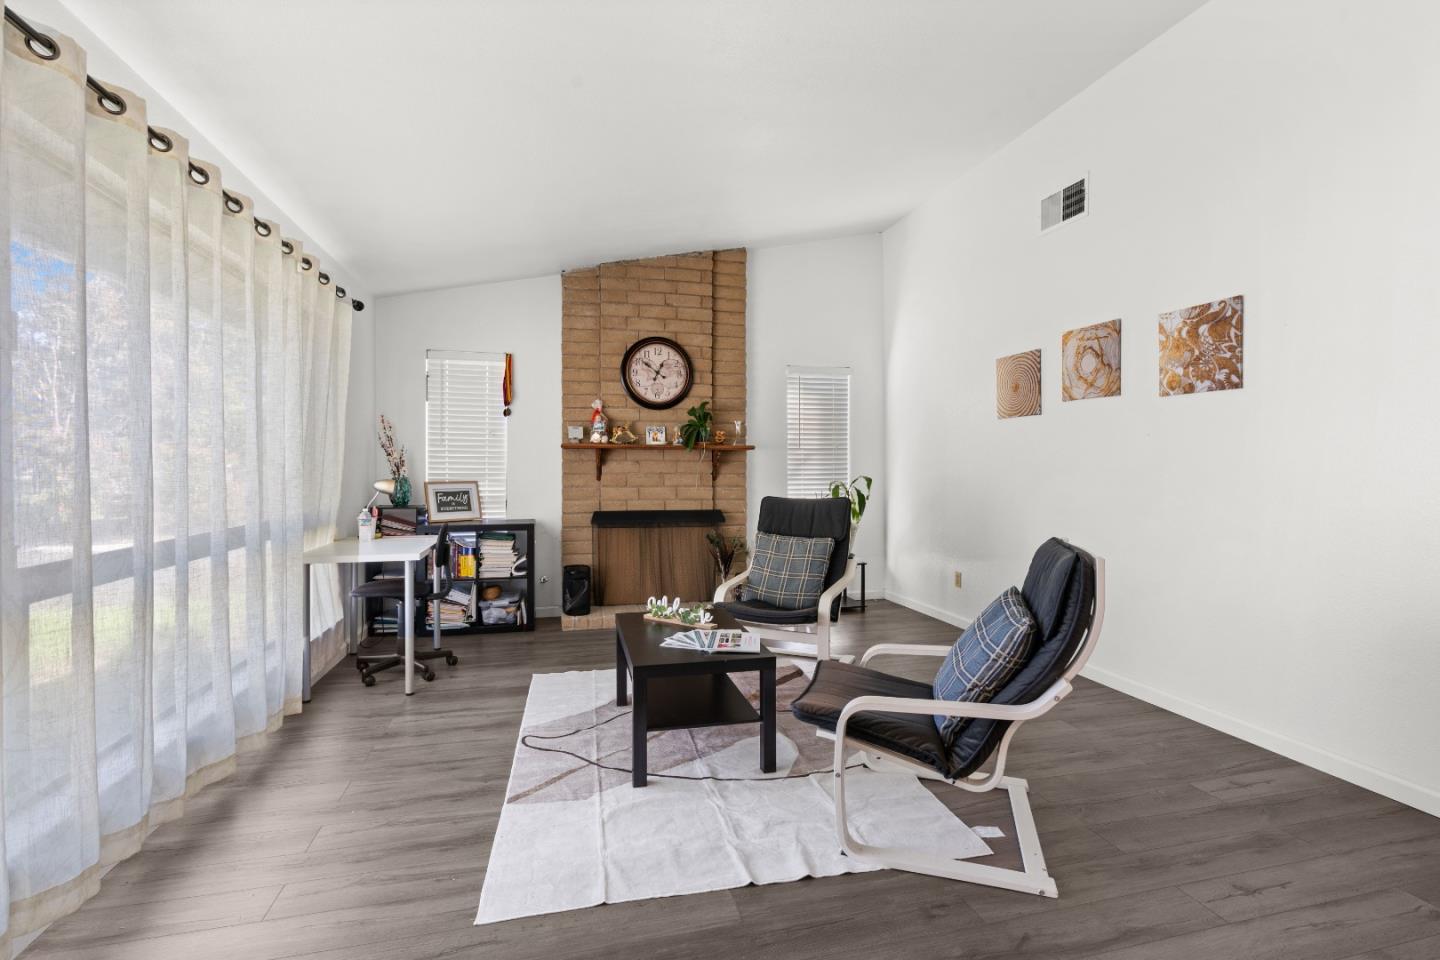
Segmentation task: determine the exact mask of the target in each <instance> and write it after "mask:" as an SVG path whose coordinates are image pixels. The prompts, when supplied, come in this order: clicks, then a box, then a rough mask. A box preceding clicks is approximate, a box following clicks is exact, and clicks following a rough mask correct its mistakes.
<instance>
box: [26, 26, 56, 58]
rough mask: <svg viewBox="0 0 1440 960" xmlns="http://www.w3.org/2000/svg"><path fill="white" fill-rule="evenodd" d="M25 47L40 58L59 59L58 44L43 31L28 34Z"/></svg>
mask: <svg viewBox="0 0 1440 960" xmlns="http://www.w3.org/2000/svg"><path fill="white" fill-rule="evenodd" d="M25 47H26V49H28V50H29V51H30V52H31V53H33V54H35V56H37V57H39V58H40V59H41V60H59V59H60V45H59V44H58V43H56V42H55V41H54V40H52V39H51V38H50V37H47V36H45V34H43V33H36V34H28V35H27V36H26V37H25Z"/></svg>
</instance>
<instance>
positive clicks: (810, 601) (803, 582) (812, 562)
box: [740, 533, 835, 610]
mask: <svg viewBox="0 0 1440 960" xmlns="http://www.w3.org/2000/svg"><path fill="white" fill-rule="evenodd" d="M834 550H835V541H834V540H833V539H831V538H830V537H782V536H780V535H779V534H775V533H756V534H755V550H754V552H753V553H752V554H751V555H750V576H749V577H748V578H747V579H746V583H745V586H744V588H743V589H742V590H741V591H740V599H741V600H763V601H764V602H766V603H771V604H774V605H775V606H777V607H779V608H780V609H782V610H804V609H806V608H807V607H813V606H815V605H816V604H817V603H819V602H820V594H821V592H822V591H823V590H824V589H825V571H826V570H829V569H830V554H831V553H833V552H834Z"/></svg>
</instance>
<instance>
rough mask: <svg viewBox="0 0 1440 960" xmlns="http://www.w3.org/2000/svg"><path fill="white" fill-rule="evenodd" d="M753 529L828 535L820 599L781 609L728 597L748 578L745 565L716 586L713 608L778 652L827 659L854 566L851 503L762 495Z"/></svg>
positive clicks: (786, 534)
mask: <svg viewBox="0 0 1440 960" xmlns="http://www.w3.org/2000/svg"><path fill="white" fill-rule="evenodd" d="M756 529H757V530H758V531H759V532H760V533H770V534H775V535H777V536H782V537H829V538H831V539H832V540H834V541H835V546H834V548H833V549H832V550H831V551H830V565H829V566H828V567H827V568H826V570H825V582H824V588H823V591H822V592H821V594H820V597H819V599H818V600H817V601H816V604H815V606H813V607H807V608H804V609H801V610H784V609H781V608H780V607H776V606H774V605H772V604H769V603H765V602H764V601H761V600H742V599H736V600H731V599H729V595H730V592H731V591H732V590H734V589H736V588H737V587H742V586H743V585H744V584H745V582H746V581H747V580H749V579H750V568H749V567H746V568H745V570H744V571H743V572H742V573H740V574H738V575H737V576H735V577H732V578H731V579H729V580H727V581H725V582H724V583H722V584H720V586H719V587H718V588H717V589H716V590H715V606H717V607H719V608H720V609H722V610H724V611H726V612H727V613H729V614H730V615H731V616H733V617H735V619H737V620H740V621H743V622H744V624H745V628H746V629H747V630H749V631H750V632H751V633H755V634H759V636H760V638H761V639H762V640H764V641H765V645H766V646H767V647H769V648H770V649H771V650H774V651H775V652H777V653H788V654H792V655H800V656H806V657H815V658H816V659H818V660H828V659H829V658H830V625H831V624H832V623H834V622H836V621H837V620H839V619H840V595H841V594H842V593H844V592H845V588H846V587H848V586H849V585H850V581H851V580H853V579H855V571H856V569H857V568H856V566H855V558H854V557H852V556H851V555H850V501H849V500H847V499H845V498H843V497H820V498H811V499H802V498H791V497H766V498H765V499H764V500H761V501H760V519H759V521H758V522H757V523H756ZM821 611H824V613H823V615H822V612H821ZM810 637H813V638H814V640H813V642H811V641H810V640H809V639H808V638H810ZM797 638H798V639H797Z"/></svg>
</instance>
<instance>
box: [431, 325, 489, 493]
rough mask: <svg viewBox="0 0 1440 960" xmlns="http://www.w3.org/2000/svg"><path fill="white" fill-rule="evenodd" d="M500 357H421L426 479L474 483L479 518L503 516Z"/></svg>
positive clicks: (435, 353)
mask: <svg viewBox="0 0 1440 960" xmlns="http://www.w3.org/2000/svg"><path fill="white" fill-rule="evenodd" d="M504 379H505V355H504V354H503V353H474V352H470V351H464V350H426V351H425V479H426V480H430V481H432V482H433V481H443V480H474V481H475V482H476V483H478V484H479V485H480V512H481V514H483V515H484V516H485V518H486V519H490V518H493V517H503V516H505V461H506V432H505V407H504V403H503V397H502V395H501V390H502V384H503V382H504Z"/></svg>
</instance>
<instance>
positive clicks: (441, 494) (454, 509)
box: [435, 490, 475, 513]
mask: <svg viewBox="0 0 1440 960" xmlns="http://www.w3.org/2000/svg"><path fill="white" fill-rule="evenodd" d="M435 512H436V513H474V512H475V501H474V500H472V499H471V497H470V491H469V490H436V491H435Z"/></svg>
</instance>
